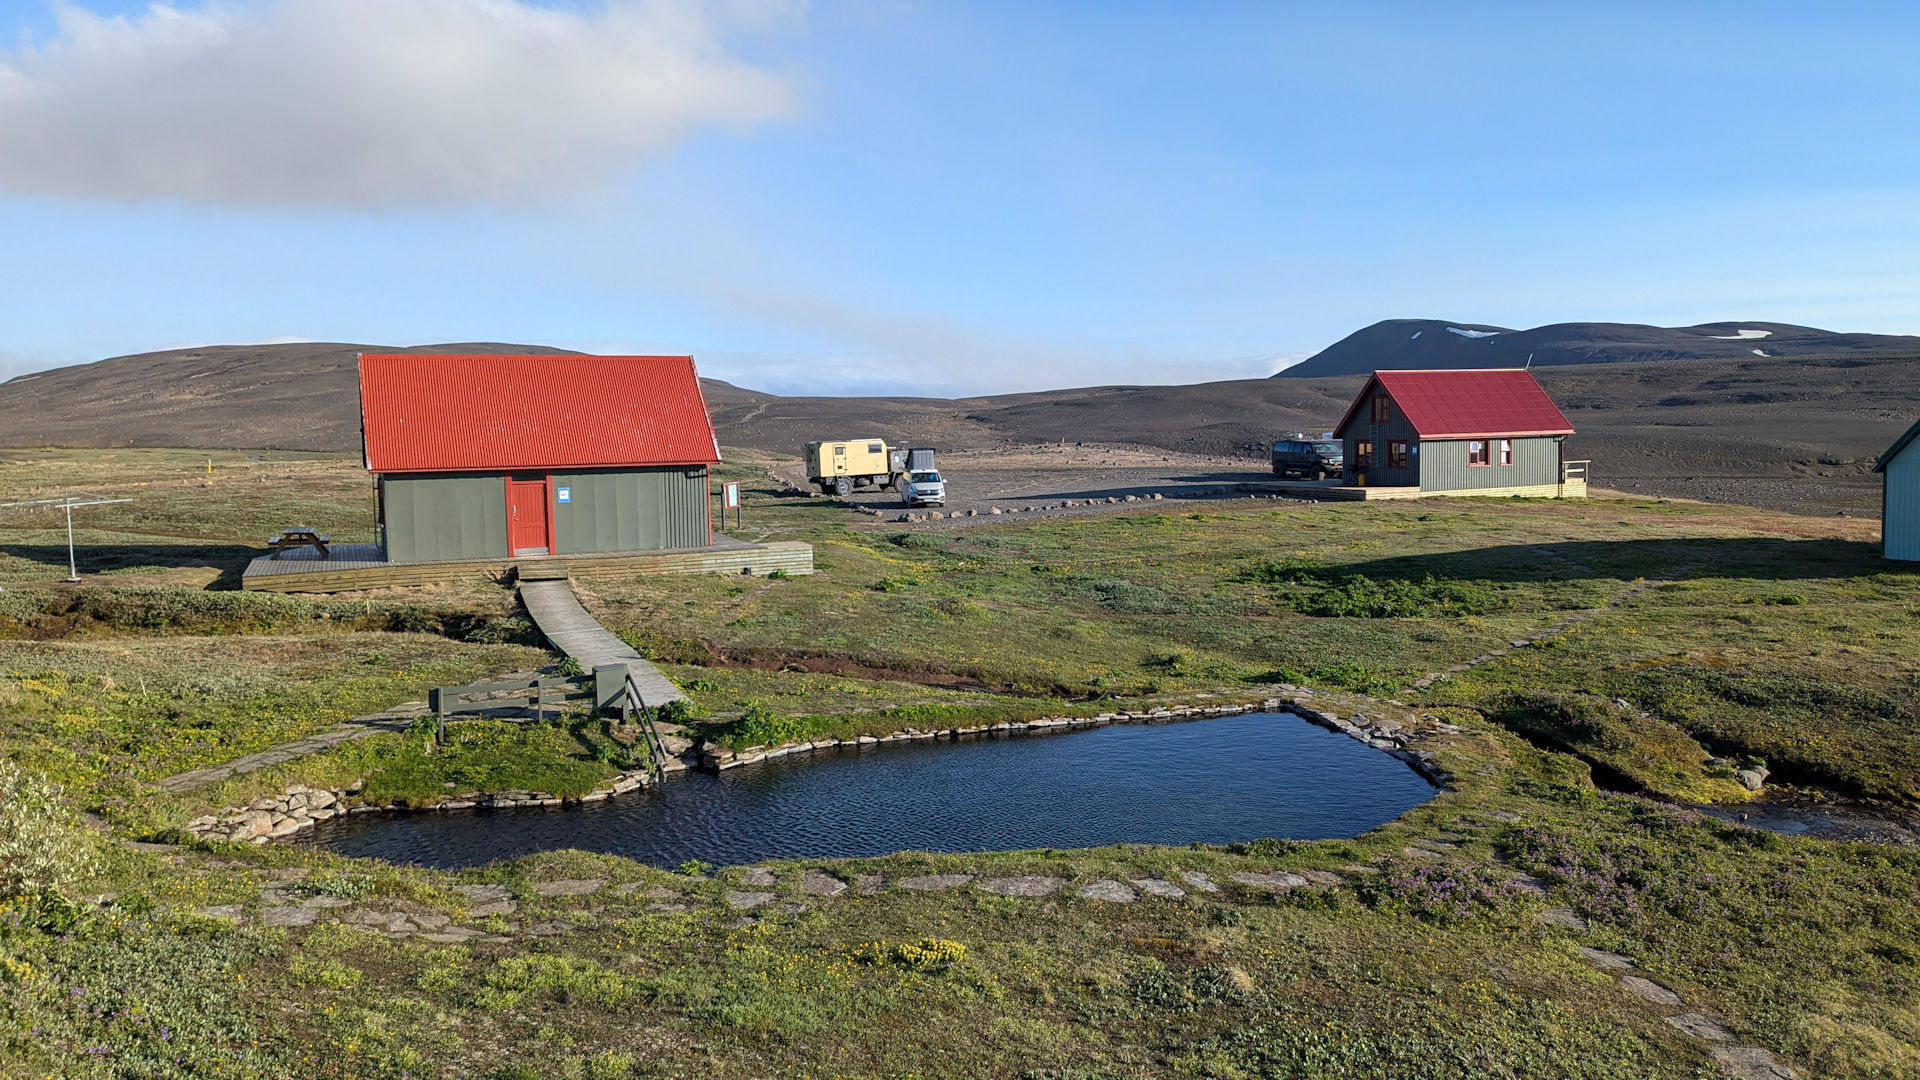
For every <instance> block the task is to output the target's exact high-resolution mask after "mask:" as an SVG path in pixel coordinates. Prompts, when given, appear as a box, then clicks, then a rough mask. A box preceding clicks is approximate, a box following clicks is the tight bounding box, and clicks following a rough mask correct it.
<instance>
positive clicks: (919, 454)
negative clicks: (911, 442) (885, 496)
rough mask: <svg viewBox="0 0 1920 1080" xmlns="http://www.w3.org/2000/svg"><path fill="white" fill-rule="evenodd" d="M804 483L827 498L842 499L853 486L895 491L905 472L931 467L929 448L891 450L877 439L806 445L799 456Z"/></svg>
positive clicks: (851, 490)
mask: <svg viewBox="0 0 1920 1080" xmlns="http://www.w3.org/2000/svg"><path fill="white" fill-rule="evenodd" d="M803 456H804V457H805V458H806V462H807V482H808V483H810V484H812V485H813V486H815V487H817V488H819V489H820V490H821V491H824V492H826V493H827V494H829V495H839V496H842V497H845V496H847V495H850V494H852V493H853V489H854V488H857V487H877V488H880V489H881V490H883V491H884V490H899V489H900V488H901V485H902V484H904V483H905V482H906V479H907V473H908V472H909V471H911V470H915V469H931V468H933V448H932V447H928V446H916V447H914V448H913V449H911V450H903V449H899V448H897V447H891V446H888V445H887V444H886V442H885V441H883V440H881V439H845V440H834V441H823V442H810V443H808V444H807V447H806V450H805V451H804V453H803Z"/></svg>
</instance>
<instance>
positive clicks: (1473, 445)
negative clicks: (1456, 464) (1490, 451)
mask: <svg viewBox="0 0 1920 1080" xmlns="http://www.w3.org/2000/svg"><path fill="white" fill-rule="evenodd" d="M1491 445H1493V444H1492V443H1490V442H1488V441H1487V440H1485V439H1469V440H1467V464H1469V465H1491V464H1493V460H1492V459H1491V458H1490V457H1488V456H1487V448H1488V447H1489V446H1491Z"/></svg>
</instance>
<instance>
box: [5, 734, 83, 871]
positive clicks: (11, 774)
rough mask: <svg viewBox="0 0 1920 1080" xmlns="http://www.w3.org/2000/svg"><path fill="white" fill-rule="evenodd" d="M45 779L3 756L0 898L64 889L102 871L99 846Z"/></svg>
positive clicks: (58, 792)
mask: <svg viewBox="0 0 1920 1080" xmlns="http://www.w3.org/2000/svg"><path fill="white" fill-rule="evenodd" d="M88 841H89V838H88V837H87V836H86V835H85V834H84V833H82V832H81V831H80V830H79V828H78V827H77V826H76V824H75V823H74V820H73V815H72V813H71V812H70V811H69V810H68V809H67V807H66V805H65V804H64V803H62V802H61V801H60V788H59V786H58V785H56V784H52V783H49V782H48V781H47V780H46V779H45V778H44V777H41V776H39V775H37V774H35V773H30V772H27V771H26V770H24V769H22V768H20V767H19V766H18V765H15V764H14V763H13V762H11V761H6V760H0V898H4V897H13V896H30V895H33V894H35V893H42V892H49V891H53V890H57V889H61V888H64V887H66V886H68V885H71V884H72V883H73V882H75V881H78V880H81V879H83V878H86V877H88V876H90V875H92V874H93V873H94V872H95V871H96V870H97V869H98V862H97V860H96V857H95V855H94V851H93V846H92V844H91V843H89V842H88Z"/></svg>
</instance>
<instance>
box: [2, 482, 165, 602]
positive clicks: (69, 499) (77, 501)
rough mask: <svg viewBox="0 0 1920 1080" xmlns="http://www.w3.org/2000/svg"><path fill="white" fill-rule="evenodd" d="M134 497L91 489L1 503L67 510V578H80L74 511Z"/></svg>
mask: <svg viewBox="0 0 1920 1080" xmlns="http://www.w3.org/2000/svg"><path fill="white" fill-rule="evenodd" d="M132 501H133V500H132V499H109V498H107V497H106V496H104V495H95V494H93V493H92V492H89V491H81V492H75V493H74V494H71V495H64V496H62V497H60V498H58V499H27V500H24V501H22V502H10V503H0V510H9V509H37V508H39V507H42V506H45V507H49V508H51V507H56V506H58V507H62V508H64V509H65V510H66V512H67V580H68V581H79V580H80V563H79V560H77V559H76V558H75V557H74V553H73V511H74V508H75V507H81V506H108V505H111V504H113V503H126V502H132Z"/></svg>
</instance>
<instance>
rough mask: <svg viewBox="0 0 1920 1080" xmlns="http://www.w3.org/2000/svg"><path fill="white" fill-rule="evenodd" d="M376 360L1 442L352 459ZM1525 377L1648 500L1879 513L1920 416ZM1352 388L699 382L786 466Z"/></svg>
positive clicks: (92, 388) (45, 391)
mask: <svg viewBox="0 0 1920 1080" xmlns="http://www.w3.org/2000/svg"><path fill="white" fill-rule="evenodd" d="M1462 329H1471V328H1469V327H1462ZM1443 332H1444V331H1443ZM1449 336H1458V335H1449ZM1422 337H1423V338H1424V337H1425V335H1424V334H1423V335H1422ZM1463 340H1497V339H1463ZM1893 340H1910V339H1893ZM375 349H379V350H381V351H387V350H386V347H384V346H363V345H349V344H301V345H265V346H227V347H220V348H207V349H192V350H179V351H174V352H164V353H146V354H141V355H138V356H126V357H116V358H113V359H110V360H102V361H100V362H98V363H94V364H87V365H83V366H78V367H70V368H62V369H59V370H56V371H50V372H45V373H42V374H39V375H31V376H25V377H23V378H18V379H15V380H13V381H11V382H8V383H5V384H0V447H14V448H27V447H37V446H77V447H111V446H174V447H195V448H210V449H211V448H220V449H229V448H273V449H286V450H314V451H337V452H347V453H353V452H357V451H358V449H359V446H360V437H359V411H358V409H359V404H358V395H357V392H356V387H355V378H354V371H355V368H354V361H353V357H354V354H355V353H357V352H361V351H370V350H375ZM433 350H459V351H470V352H491V351H507V350H513V351H553V350H537V349H529V348H527V347H524V346H519V345H506V344H461V345H449V346H429V347H424V348H423V349H422V350H420V351H433ZM1535 364H1536V367H1537V368H1538V370H1537V371H1536V374H1537V375H1538V377H1539V378H1540V381H1541V383H1542V384H1543V385H1544V386H1545V387H1546V388H1547V390H1548V392H1549V393H1551V394H1552V395H1553V396H1554V397H1555V399H1556V400H1557V401H1558V402H1559V403H1560V404H1561V406H1562V407H1563V408H1564V409H1565V411H1566V413H1567V415H1568V417H1569V418H1570V419H1571V420H1572V421H1573V423H1574V426H1575V427H1576V428H1578V429H1579V434H1578V435H1576V436H1574V437H1573V439H1572V440H1571V442H1570V444H1569V452H1570V454H1572V455H1573V456H1575V457H1584V458H1591V459H1593V461H1594V467H1593V470H1594V477H1595V482H1596V484H1598V485H1600V486H1602V487H1612V488H1619V489H1623V490H1628V491H1635V492H1642V493H1648V494H1662V495H1673V496H1679V497H1686V498H1703V499H1712V500H1717V501H1728V502H1744V503H1751V504H1754V505H1760V506H1770V507H1776V508H1780V509H1787V510H1793V511H1796V512H1801V513H1824V514H1831V513H1836V512H1840V511H1845V512H1848V513H1854V514H1863V515H1868V516H1872V515H1877V513H1878V509H1879V487H1878V483H1877V478H1876V477H1873V476H1870V475H1869V474H1868V469H1869V467H1870V466H1871V464H1872V462H1873V460H1874V459H1875V457H1876V456H1877V455H1878V454H1879V452H1880V451H1881V450H1882V449H1884V448H1885V447H1886V446H1887V445H1888V443H1890V442H1891V441H1892V440H1893V439H1894V438H1895V437H1896V436H1897V435H1899V433H1900V432H1901V431H1903V430H1905V428H1906V426H1907V425H1908V424H1911V423H1912V422H1913V421H1914V419H1915V418H1917V417H1920V348H1915V349H1913V350H1911V351H1909V352H1908V353H1907V354H1906V355H1902V356H1875V355H1857V354H1856V355H1838V356H1832V355H1829V356H1820V357H1810V358H1782V357H1768V358H1761V357H1756V356H1753V355H1752V354H1751V351H1749V352H1748V353H1747V354H1746V355H1745V356H1744V357H1729V358H1725V359H1704V360H1703V359H1693V360H1685V359H1662V360H1654V361H1639V362H1633V361H1616V362H1609V363H1586V364H1571V363H1570V364H1560V365H1550V366H1546V367H1540V366H1539V361H1538V360H1537V359H1536V361H1535ZM1361 381H1362V376H1359V375H1342V376H1329V377H1320V378H1313V377H1293V378H1286V379H1254V380H1244V381H1235V382H1217V383H1199V384H1195V385H1190V386H1108V387H1090V388H1081V389H1071V390H1054V391H1046V392H1042V393H1030V394H1007V395H998V396H988V397H976V398H959V399H939V398H824V397H780V396H776V395H773V394H764V393H759V392H756V391H753V390H747V389H742V388H740V387H736V386H732V385H730V384H728V383H725V382H720V381H717V380H705V382H704V385H705V390H706V393H707V399H708V404H709V406H710V407H711V409H712V411H713V415H714V420H715V423H716V426H717V427H718V429H719V433H720V440H721V443H722V444H723V445H726V446H740V447H752V448H756V449H765V450H773V451H778V452H783V453H795V452H797V451H798V449H799V447H800V445H801V444H802V443H804V442H806V441H808V440H810V439H817V438H822V437H833V436H835V435H862V434H874V435H879V436H882V437H885V438H887V439H889V440H893V441H898V442H901V443H908V444H914V445H932V446H937V447H940V448H942V449H948V450H961V449H993V448H999V447H1009V446H1021V445H1033V444H1037V443H1055V444H1057V443H1060V442H1062V441H1065V442H1067V443H1070V444H1071V443H1087V444H1108V445H1111V444H1126V445H1136V446H1147V447H1157V448H1162V449H1166V450H1173V451H1182V452H1190V453H1197V454H1209V455H1234V456H1240V457H1246V458H1252V459H1263V458H1264V456H1265V452H1266V447H1267V445H1268V444H1269V443H1270V442H1271V441H1272V440H1273V439H1274V438H1275V437H1276V436H1280V435H1284V434H1286V433H1288V432H1291V431H1299V430H1307V431H1312V430H1321V429H1324V428H1326V427H1328V426H1330V425H1332V424H1333V423H1334V422H1335V421H1337V420H1338V418H1339V416H1340V414H1341V412H1342V410H1343V409H1344V408H1345V407H1346V405H1347V403H1348V401H1349V400H1350V399H1351V397H1352V395H1353V394H1354V393H1355V392H1356V391H1357V390H1358V389H1359V386H1360V383H1361Z"/></svg>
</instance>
